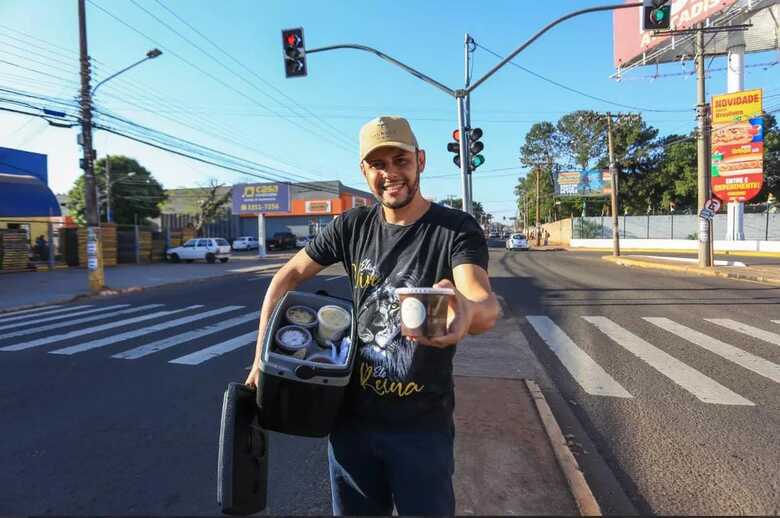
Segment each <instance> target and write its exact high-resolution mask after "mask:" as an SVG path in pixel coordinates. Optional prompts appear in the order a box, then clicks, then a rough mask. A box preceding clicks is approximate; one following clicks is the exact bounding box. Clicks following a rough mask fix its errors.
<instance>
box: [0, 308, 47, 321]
mask: <svg viewBox="0 0 780 518" xmlns="http://www.w3.org/2000/svg"><path fill="white" fill-rule="evenodd" d="M61 307H62V304H52V305H51V306H38V307H37V308H30V309H20V310H19V311H9V312H7V313H0V319H4V318H5V317H12V316H14V315H21V314H22V313H34V312H36V311H44V310H48V309H53V308H61Z"/></svg>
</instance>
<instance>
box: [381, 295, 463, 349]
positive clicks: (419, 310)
mask: <svg viewBox="0 0 780 518" xmlns="http://www.w3.org/2000/svg"><path fill="white" fill-rule="evenodd" d="M395 293H396V295H397V296H398V299H399V301H400V303H401V334H402V335H404V336H406V337H409V338H416V337H425V338H433V337H436V336H443V335H446V334H447V308H448V306H449V304H448V302H449V298H450V297H452V296H453V295H455V291H454V290H452V289H450V288H396V290H395Z"/></svg>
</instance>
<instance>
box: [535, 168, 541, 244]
mask: <svg viewBox="0 0 780 518" xmlns="http://www.w3.org/2000/svg"><path fill="white" fill-rule="evenodd" d="M540 176H541V175H540V174H539V166H536V246H541V244H542V239H541V238H542V236H541V232H539V230H540V227H541V225H542V221H541V219H540V218H539V177H540Z"/></svg>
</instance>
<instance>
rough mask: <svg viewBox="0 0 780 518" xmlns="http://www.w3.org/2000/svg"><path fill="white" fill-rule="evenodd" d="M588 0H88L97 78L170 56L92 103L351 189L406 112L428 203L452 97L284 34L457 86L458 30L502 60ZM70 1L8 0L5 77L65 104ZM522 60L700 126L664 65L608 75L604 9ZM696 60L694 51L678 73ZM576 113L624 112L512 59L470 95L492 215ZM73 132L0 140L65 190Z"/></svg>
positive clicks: (691, 98)
mask: <svg viewBox="0 0 780 518" xmlns="http://www.w3.org/2000/svg"><path fill="white" fill-rule="evenodd" d="M161 1H162V0H161ZM598 3H601V2H591V1H584V0H583V1H579V2H576V3H575V2H572V1H562V0H558V1H549V2H531V1H529V0H524V1H521V2H518V1H492V2H489V3H485V2H473V1H472V2H458V1H452V0H451V1H448V2H439V1H437V2H434V1H430V2H411V1H408V2H404V1H402V2H395V3H388V2H367V1H365V0H364V1H360V2H358V1H339V2H306V1H299V2H273V1H268V2H259V1H250V0H226V1H224V2H213V1H209V2H207V1H205V0H167V1H165V6H166V7H168V9H169V10H170V11H169V10H166V9H165V8H163V7H162V6H161V4H160V3H158V2H157V1H156V0H90V1H88V2H87V21H88V37H89V47H90V55H91V56H92V58H93V59H94V60H95V63H96V68H95V75H96V78H97V80H100V79H101V78H105V77H107V76H108V75H110V74H112V73H113V72H115V71H117V70H119V69H121V68H123V67H125V66H127V65H129V64H130V63H133V62H134V61H137V60H138V59H140V58H141V57H143V56H144V54H145V53H146V52H147V51H148V50H149V49H151V48H153V47H159V48H160V49H162V50H163V55H162V56H161V57H159V58H157V59H155V60H153V61H149V62H147V63H144V64H142V65H140V66H139V67H137V68H135V69H133V70H131V71H129V72H127V73H125V74H123V75H122V76H120V77H118V78H117V79H116V80H112V81H110V82H108V83H106V84H105V85H104V86H102V87H101V88H100V90H99V91H98V93H97V99H96V105H97V106H98V107H99V108H101V109H103V110H104V111H108V112H111V113H114V114H117V115H119V116H121V117H124V118H126V119H130V120H132V121H134V122H137V123H139V124H143V125H146V126H149V127H152V128H155V129H158V130H161V131H164V132H166V133H169V134H173V135H176V136H178V137H181V138H184V139H187V140H190V141H193V142H197V143H199V144H203V145H206V146H209V147H211V148H214V149H217V150H220V151H224V152H227V153H230V154H233V155H237V156H240V157H243V158H246V159H249V160H252V161H254V162H258V163H261V164H265V165H268V166H271V167H274V168H276V169H280V170H284V171H290V172H293V173H295V174H297V175H300V176H303V177H306V178H308V179H339V180H341V181H342V182H344V183H346V184H348V185H352V186H356V187H363V186H364V184H363V181H362V177H361V176H360V172H359V169H358V157H357V133H358V130H359V128H360V126H361V125H362V124H363V123H364V122H365V121H367V120H369V119H371V118H373V117H375V116H377V115H379V114H398V115H403V116H405V117H407V118H409V119H410V120H411V122H412V126H413V128H414V129H415V132H416V133H417V136H418V140H419V141H420V143H421V146H422V147H423V148H425V149H426V151H427V153H428V167H427V170H426V173H425V175H424V176H423V181H422V190H423V192H424V193H425V194H426V195H429V196H430V197H434V198H436V199H442V198H444V197H446V196H447V195H450V194H451V195H458V196H459V195H460V181H459V177H458V175H457V169H456V168H455V166H454V165H453V164H452V155H451V154H450V153H448V152H447V151H446V145H447V142H448V141H449V140H450V134H451V132H452V130H453V129H455V126H456V124H455V123H456V118H455V117H456V114H455V101H454V99H452V98H451V97H449V96H447V95H445V94H444V93H442V92H440V91H438V90H436V89H435V88H433V87H432V86H430V85H428V84H426V83H423V82H422V81H420V80H418V79H416V78H414V77H412V76H410V75H409V74H407V73H406V72H404V71H402V70H400V69H397V68H395V67H393V66H391V65H389V64H388V63H385V62H384V61H381V60H379V59H377V58H376V57H374V56H372V55H370V54H368V53H363V52H358V51H353V50H338V51H332V52H326V53H318V54H313V55H310V56H309V58H308V68H309V75H308V77H306V78H300V79H289V80H286V79H285V78H284V73H283V68H282V57H281V36H280V31H281V29H283V28H288V27H296V26H302V27H303V28H304V31H305V38H306V46H307V47H309V48H312V47H319V46H325V45H331V44H336V43H360V44H364V45H368V46H372V47H375V48H377V49H380V50H382V51H383V52H386V53H387V54H389V55H391V56H393V57H395V58H397V59H399V60H401V61H404V62H406V63H408V64H409V65H411V66H413V67H415V68H417V69H419V70H421V71H423V72H425V73H427V74H429V75H430V76H432V77H433V78H435V79H436V80H438V81H440V82H442V83H444V84H446V85H448V86H449V87H451V88H458V87H461V86H462V84H463V39H464V34H465V33H466V32H468V33H470V34H471V36H472V37H473V38H474V39H475V40H476V41H477V43H478V44H480V45H482V46H483V47H486V48H487V49H490V50H492V51H493V52H496V53H499V54H501V55H505V54H507V53H508V52H510V51H511V50H512V49H514V48H516V47H517V46H519V45H520V44H521V43H522V42H523V41H525V39H526V38H528V37H529V36H530V35H531V34H533V33H534V32H535V31H536V30H538V29H539V28H540V27H541V26H543V25H544V24H546V23H547V22H549V21H551V20H552V19H554V18H556V17H558V16H560V15H562V14H564V13H566V12H568V11H571V10H573V9H575V8H579V7H587V6H591V5H597V4H598ZM76 6H77V4H76V0H67V1H66V0H38V1H36V2H29V1H26V0H0V88H10V89H15V90H23V91H25V92H32V93H35V94H42V95H46V96H54V97H59V98H65V99H73V98H74V97H75V96H76V95H77V93H78V54H77V52H78V22H77V11H76ZM101 8H102V9H101ZM144 9H145V10H147V11H148V12H149V13H152V14H153V15H154V16H156V17H157V18H159V19H160V20H162V21H163V22H165V24H168V25H169V26H170V27H172V28H174V29H175V30H176V31H178V32H180V33H181V34H182V35H184V36H186V37H187V38H188V39H190V40H191V41H192V42H194V43H195V44H196V45H198V46H199V47H200V48H201V49H202V50H199V49H197V48H195V47H194V46H192V45H191V44H190V43H188V42H187V41H185V40H183V39H182V38H181V37H179V36H178V35H177V34H175V33H174V32H173V31H172V30H171V29H170V28H168V27H166V26H165V25H163V24H161V23H160V22H159V21H157V20H156V19H155V18H154V17H153V16H151V15H150V14H149V13H147V12H145V11H144ZM104 10H105V11H108V12H109V13H110V14H111V15H113V16H115V17H116V18H118V19H119V20H121V21H122V22H124V24H123V23H121V22H120V21H117V20H116V19H115V18H113V17H112V16H110V15H109V14H107V13H106V12H105V11H104ZM172 12H173V13H175V15H177V16H178V17H179V18H180V19H181V20H184V21H186V22H187V23H188V24H190V25H191V26H192V27H194V28H195V29H197V30H198V31H199V32H201V33H202V34H204V35H206V36H207V37H208V38H209V39H210V40H211V41H213V42H214V43H216V44H217V45H218V46H219V47H220V48H221V49H222V50H224V51H225V52H227V54H229V56H227V55H225V54H223V53H222V52H221V51H220V50H218V49H216V48H215V47H214V46H212V44H211V43H210V42H208V41H206V40H204V39H202V38H201V36H199V35H198V34H196V33H194V32H193V31H192V30H191V29H190V28H188V27H187V26H186V25H184V24H183V23H182V22H181V21H180V20H179V19H177V18H176V17H174V15H173V14H172ZM125 24H126V25H125ZM133 29H135V30H133ZM203 51H205V53H204V52H203ZM206 53H207V54H209V55H211V56H212V57H213V58H216V59H212V58H211V57H209V56H208V55H207V54H206ZM775 60H777V51H775V52H763V53H756V54H749V55H748V56H746V63H747V64H748V65H756V64H759V63H765V62H774V61H775ZM2 61H7V62H10V63H13V64H15V65H17V66H13V65H9V64H7V63H2ZM496 62H497V59H496V58H495V57H493V56H491V55H490V54H489V53H488V52H486V51H485V50H482V49H481V48H478V49H477V51H476V52H475V54H474V76H475V77H481V75H482V74H483V73H485V72H486V71H487V70H489V68H491V67H492V66H493V65H494V64H495V63H496ZM516 62H517V63H518V64H520V65H522V66H524V67H527V68H528V69H530V70H532V71H534V72H536V73H538V74H541V75H544V76H545V77H548V78H550V79H553V80H555V81H557V82H559V83H563V84H566V85H569V86H571V87H573V88H576V89H578V90H581V91H583V92H586V93H589V94H591V95H595V96H598V97H602V98H605V99H609V100H612V101H614V102H617V103H624V104H629V105H633V106H638V107H645V108H653V109H670V110H683V111H681V112H673V113H650V112H647V113H645V116H646V119H647V120H648V122H649V123H651V124H652V125H654V126H656V127H658V128H659V129H660V130H661V132H662V134H667V133H687V132H688V131H690V130H691V129H692V127H693V126H694V124H695V120H694V112H693V106H694V104H695V81H694V79H693V78H684V77H680V76H672V77H662V78H658V79H654V80H653V79H650V77H649V76H650V75H652V74H653V73H655V72H656V70H655V67H644V68H640V69H638V70H635V71H633V72H631V74H630V75H629V77H628V78H627V79H626V80H623V81H620V82H618V81H615V80H614V79H610V77H609V76H610V75H611V74H612V73H614V68H613V65H612V16H611V14H609V13H596V14H589V15H585V16H583V17H580V18H578V19H574V20H571V21H568V22H565V23H564V24H562V25H560V26H558V27H557V28H555V29H553V30H552V31H551V32H549V33H547V34H546V35H544V36H543V37H542V38H541V39H540V40H538V41H537V42H536V43H534V44H533V45H532V46H531V47H530V48H529V49H528V50H526V51H525V52H523V53H522V54H521V55H520V56H518V57H517V58H516ZM724 62H725V59H724V58H716V59H715V60H714V61H712V63H708V64H709V65H710V66H711V67H713V68H714V69H717V68H721V67H723V65H724ZM220 63H222V65H224V66H222V65H220ZM18 65H22V66H24V67H26V69H22V68H19V66H18ZM196 67H197V68H196ZM690 67H691V64H690V63H689V64H688V68H687V70H690ZM680 71H682V68H681V66H680V65H679V64H673V65H664V66H662V67H661V69H660V72H661V73H675V72H680ZM41 72H43V73H41ZM93 85H94V83H93ZM777 85H780V66H768V67H761V66H749V67H748V68H747V72H746V76H745V88H764V89H765V90H772V89H773V88H774V89H777ZM725 90H726V72H724V71H717V70H715V71H713V72H712V76H711V78H710V80H709V84H708V94H709V93H721V92H724V91H725ZM0 93H1V92H0ZM282 93H283V94H284V95H282ZM285 96H286V98H285ZM0 97H2V95H0ZM289 99H293V100H294V101H295V103H292V102H290V100H289ZM765 104H766V105H769V104H771V103H770V102H769V101H767V102H766V103H765ZM576 109H596V110H602V111H605V110H608V109H612V110H620V108H617V107H615V106H611V105H609V104H606V103H603V102H599V101H595V100H593V99H590V98H587V97H584V96H581V95H578V94H576V93H573V92H569V91H567V90H564V89H562V88H559V87H557V86H554V85H552V84H549V83H547V82H544V81H542V80H540V79H538V78H536V77H534V76H532V75H529V74H528V73H526V72H524V71H522V70H520V69H518V68H515V67H512V66H507V67H504V68H503V69H501V70H500V71H499V72H498V73H497V74H496V75H495V76H493V77H492V78H491V79H490V80H488V81H487V82H486V83H485V84H484V85H482V86H481V87H480V88H479V89H477V90H476V91H475V92H474V94H473V96H472V126H475V127H481V128H482V129H483V131H484V137H483V138H482V140H483V141H484V143H485V151H484V153H483V154H484V156H485V157H486V160H487V161H486V164H485V165H484V166H482V167H481V168H480V169H479V170H478V171H477V172H476V173H475V175H474V198H475V199H476V200H479V201H482V202H483V203H484V205H485V207H486V208H487V210H488V212H491V213H493V214H494V215H495V216H496V217H497V218H498V219H499V220H500V219H501V218H502V217H503V216H507V217H508V216H512V215H514V206H515V198H514V194H513V192H512V191H513V187H514V185H515V184H516V182H517V178H518V177H519V176H522V175H524V174H525V172H524V171H523V170H522V168H521V167H520V165H519V160H518V154H519V148H520V146H521V145H522V142H523V138H524V136H525V133H526V131H527V130H528V128H529V127H530V126H531V125H532V124H533V123H534V122H536V121H540V120H550V121H553V122H555V121H556V120H557V119H558V118H559V117H560V116H561V115H563V114H564V113H566V112H569V111H573V110H576ZM312 113H313V114H315V115H316V116H317V117H316V119H315V118H313V117H311V116H310V114H312ZM76 134H77V130H76V129H61V128H55V127H51V126H48V125H47V123H46V122H44V121H42V120H40V119H32V118H30V117H26V116H21V115H12V114H7V113H3V112H0V146H5V147H16V148H21V149H25V150H28V151H33V152H38V153H45V154H47V155H49V183H50V185H51V187H52V189H53V190H54V191H55V192H66V191H67V190H69V189H70V187H71V185H72V183H73V181H74V180H75V179H76V178H77V176H78V175H79V174H80V170H79V169H78V157H79V147H78V146H77V144H76ZM95 148H96V149H97V151H98V156H99V157H101V156H104V155H105V154H107V153H108V154H125V155H128V156H132V157H134V158H136V159H137V160H138V161H139V162H140V163H141V164H142V165H144V166H145V167H147V168H148V169H150V170H151V171H152V173H153V174H154V175H155V177H156V178H157V179H158V180H160V181H161V182H162V183H163V185H164V186H165V187H166V188H176V187H194V186H202V185H205V184H206V183H207V182H208V180H209V179H210V178H212V177H213V178H217V179H218V180H220V181H222V182H225V183H237V182H241V181H253V179H251V178H250V177H247V176H245V175H241V174H239V173H236V172H231V171H225V170H221V169H219V168H216V167H212V166H208V165H205V164H201V163H197V162H194V161H191V160H188V159H186V158H181V157H177V156H175V155H171V154H169V153H166V152H164V151H160V150H156V149H153V148H149V147H147V146H144V145H142V144H138V143H135V142H131V141H128V140H126V139H123V138H121V137H117V136H114V135H111V134H109V133H107V132H105V131H97V132H96V133H95Z"/></svg>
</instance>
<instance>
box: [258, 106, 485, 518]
mask: <svg viewBox="0 0 780 518" xmlns="http://www.w3.org/2000/svg"><path fill="white" fill-rule="evenodd" d="M424 169H425V152H424V151H423V150H421V149H419V147H418V145H417V139H416V138H415V136H414V133H412V130H411V128H410V127H409V123H408V122H407V121H406V120H405V119H402V118H400V117H379V118H377V119H374V120H372V121H370V122H368V123H367V124H366V125H364V126H363V128H362V129H361V130H360V170H361V171H362V173H363V176H364V178H365V179H366V182H367V183H368V186H369V188H370V189H371V192H372V193H373V194H374V196H375V197H376V199H377V201H378V202H379V203H378V204H377V205H375V206H373V207H360V208H356V209H353V210H351V211H349V212H347V213H346V214H344V215H342V216H341V217H339V218H337V219H336V220H334V221H333V222H331V223H330V224H329V225H328V226H327V227H326V228H325V229H324V230H323V231H322V232H321V233H320V234H319V235H317V237H316V238H315V239H314V240H313V241H312V242H310V243H309V244H308V245H307V246H306V248H305V249H303V250H301V251H300V252H298V254H297V255H296V256H295V257H293V258H292V259H291V260H290V262H288V263H287V264H286V265H285V266H284V267H282V269H281V270H279V272H278V273H277V274H276V275H274V278H273V280H272V281H271V284H270V286H269V288H268V291H267V292H266V296H265V300H264V301H263V308H262V311H261V314H260V329H259V335H258V342H257V351H256V354H255V360H254V364H253V366H252V369H251V372H250V374H249V377H248V378H247V381H246V384H247V385H250V386H257V376H258V374H259V369H260V354H261V351H262V337H263V335H264V332H265V328H266V326H267V323H268V319H269V316H270V314H271V312H272V310H273V308H274V306H275V305H276V303H277V301H278V300H279V298H280V297H281V296H282V295H283V294H284V293H285V292H286V291H287V290H291V289H294V288H295V287H296V286H297V285H298V284H299V283H301V282H302V281H304V280H306V279H309V278H310V277H312V276H314V275H316V274H317V272H319V271H320V270H322V269H323V268H324V267H326V266H328V265H331V264H334V263H337V262H341V263H342V264H344V267H345V269H346V270H347V274H348V275H349V279H350V283H351V285H352V295H353V301H354V305H355V318H356V322H357V331H358V340H357V344H356V345H357V347H358V351H357V355H356V357H355V363H354V366H353V371H352V378H351V380H350V384H349V387H348V389H347V392H346V395H345V401H344V404H343V407H342V412H341V415H340V417H339V422H338V424H337V427H336V429H335V430H334V431H333V432H332V433H331V435H330V440H329V444H328V461H329V465H330V478H331V490H332V497H333V513H334V514H337V515H341V514H348V515H390V514H391V513H392V510H393V505H395V507H396V509H397V511H398V513H399V514H401V515H407V514H415V515H421V514H438V515H453V514H454V513H455V497H454V494H453V490H452V474H453V470H454V459H453V440H454V425H453V419H452V412H453V407H454V393H453V380H452V358H453V356H454V354H455V344H456V343H457V342H458V341H459V340H460V339H461V338H463V337H464V336H465V335H466V334H467V333H470V334H479V333H483V332H485V331H487V330H488V329H490V328H491V327H493V325H494V324H495V321H496V318H497V317H498V313H499V306H498V303H497V301H496V297H495V295H494V294H493V292H492V291H491V288H490V280H489V278H488V274H487V263H488V250H487V246H486V244H485V238H484V236H483V234H482V230H481V229H480V227H479V225H478V224H477V222H476V221H475V220H474V218H473V217H471V216H469V215H468V214H466V213H464V212H461V211H458V210H454V209H450V208H445V207H442V206H440V205H437V204H433V203H431V202H430V201H428V200H426V199H425V198H423V197H422V195H421V194H420V175H421V174H422V172H423V170H424ZM432 285H433V286H437V287H448V288H454V289H455V296H453V297H451V300H450V304H449V310H448V318H447V334H446V335H444V336H439V337H434V338H419V339H417V341H413V340H411V339H407V338H405V337H403V336H402V335H401V333H400V313H399V310H400V305H399V303H398V297H397V296H396V295H395V288H400V287H429V286H432Z"/></svg>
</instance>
